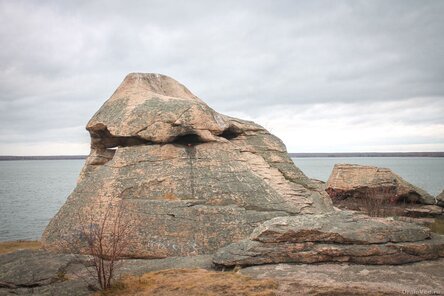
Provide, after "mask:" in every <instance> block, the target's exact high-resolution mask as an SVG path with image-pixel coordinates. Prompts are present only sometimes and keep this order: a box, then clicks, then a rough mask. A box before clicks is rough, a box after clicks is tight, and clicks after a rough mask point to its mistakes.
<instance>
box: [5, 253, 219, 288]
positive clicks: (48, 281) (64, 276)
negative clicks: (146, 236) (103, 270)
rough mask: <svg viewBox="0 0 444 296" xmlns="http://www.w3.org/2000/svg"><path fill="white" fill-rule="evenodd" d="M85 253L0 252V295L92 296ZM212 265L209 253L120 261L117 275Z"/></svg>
mask: <svg viewBox="0 0 444 296" xmlns="http://www.w3.org/2000/svg"><path fill="white" fill-rule="evenodd" d="M87 259H88V257H87V256H82V255H72V254H55V253H52V252H47V251H44V250H23V251H18V252H14V253H8V254H4V255H0V295H91V294H93V293H94V292H93V291H92V290H91V289H89V288H88V284H89V283H92V284H94V283H95V280H94V278H92V277H91V274H90V273H89V272H88V271H87V270H86V269H85V267H84V265H83V263H82V262H86V260H87ZM212 267H213V264H212V261H211V256H204V255H202V256H193V257H177V258H167V259H153V260H142V259H131V260H122V261H121V264H120V266H119V268H118V269H117V270H116V272H117V275H116V278H119V277H120V276H124V275H141V274H143V273H146V272H150V271H159V270H165V269H173V268H200V269H211V268H212Z"/></svg>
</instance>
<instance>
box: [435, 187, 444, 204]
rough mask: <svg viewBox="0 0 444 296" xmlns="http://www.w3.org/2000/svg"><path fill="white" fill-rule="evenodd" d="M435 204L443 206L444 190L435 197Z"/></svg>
mask: <svg viewBox="0 0 444 296" xmlns="http://www.w3.org/2000/svg"><path fill="white" fill-rule="evenodd" d="M436 204H437V205H438V206H441V207H444V190H443V191H442V192H441V193H440V194H439V195H438V196H437V197H436Z"/></svg>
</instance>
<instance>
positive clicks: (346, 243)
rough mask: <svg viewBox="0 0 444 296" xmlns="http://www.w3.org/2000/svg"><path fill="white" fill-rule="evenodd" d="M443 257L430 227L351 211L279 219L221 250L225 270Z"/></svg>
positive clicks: (442, 245)
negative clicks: (253, 266) (264, 265)
mask: <svg viewBox="0 0 444 296" xmlns="http://www.w3.org/2000/svg"><path fill="white" fill-rule="evenodd" d="M439 257H444V236H442V235H436V234H432V233H431V232H430V230H429V229H428V228H425V227H422V226H417V225H414V224H411V223H406V222H401V221H394V220H389V219H385V218H370V217H368V216H366V215H362V214H357V213H355V212H350V211H337V212H330V213H327V214H320V215H304V216H294V217H276V218H273V219H271V220H269V221H266V222H264V223H263V224H262V225H260V226H259V227H257V228H256V229H255V230H254V231H253V232H252V234H251V235H250V237H249V238H248V239H245V240H242V241H240V242H236V243H232V244H230V245H228V246H226V247H223V248H221V249H219V250H218V251H217V252H216V254H215V255H214V257H213V262H214V263H215V264H217V265H222V266H235V265H240V266H250V265H260V264H270V263H320V262H322V263H324V262H350V263H358V264H372V265H379V264H404V263H411V262H416V261H422V260H428V259H437V258H439Z"/></svg>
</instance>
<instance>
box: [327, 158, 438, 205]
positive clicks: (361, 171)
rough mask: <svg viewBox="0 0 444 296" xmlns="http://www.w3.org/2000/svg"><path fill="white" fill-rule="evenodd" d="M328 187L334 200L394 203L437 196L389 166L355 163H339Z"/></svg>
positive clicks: (429, 202) (430, 202)
mask: <svg viewBox="0 0 444 296" xmlns="http://www.w3.org/2000/svg"><path fill="white" fill-rule="evenodd" d="M326 191H327V192H328V194H329V195H330V197H331V198H332V199H333V200H334V201H335V200H342V199H347V198H355V199H368V198H371V199H382V200H387V201H389V202H391V203H399V202H407V203H420V204H426V205H434V204H436V199H435V198H434V197H433V196H431V195H430V194H428V193H427V192H425V191H424V190H422V189H421V188H418V187H416V186H414V185H412V184H410V183H408V182H407V181H405V180H403V179H402V178H401V177H400V176H398V175H396V174H395V173H393V172H392V171H391V170H390V169H386V168H378V167H373V166H364V165H355V164H336V165H335V166H334V168H333V171H332V173H331V175H330V178H329V179H328V181H327V189H326Z"/></svg>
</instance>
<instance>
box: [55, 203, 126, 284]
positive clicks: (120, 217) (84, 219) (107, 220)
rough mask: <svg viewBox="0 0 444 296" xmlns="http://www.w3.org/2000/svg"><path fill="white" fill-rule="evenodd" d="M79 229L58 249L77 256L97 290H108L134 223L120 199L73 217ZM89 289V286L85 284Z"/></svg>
mask: <svg viewBox="0 0 444 296" xmlns="http://www.w3.org/2000/svg"><path fill="white" fill-rule="evenodd" d="M77 218H78V224H79V229H78V232H77V234H75V235H73V234H72V233H71V234H70V235H69V236H68V237H69V238H67V239H65V240H63V246H62V248H63V249H64V250H65V251H68V252H69V253H73V254H79V253H86V254H88V255H89V256H88V257H87V258H88V259H86V260H85V256H81V255H77V256H78V259H79V260H78V261H79V262H82V263H83V265H84V267H85V268H86V270H87V271H88V273H89V275H90V276H92V277H93V278H94V279H96V280H97V284H98V286H99V288H100V289H101V290H105V289H109V288H111V285H112V283H113V280H114V277H115V272H116V268H117V267H118V263H119V262H120V261H121V260H122V259H123V258H124V256H123V255H124V254H125V252H126V251H127V248H128V246H129V245H130V244H131V241H132V239H133V237H132V233H133V228H134V224H133V223H132V220H131V219H130V217H129V212H128V211H127V209H126V206H125V204H124V201H123V200H120V201H119V202H117V203H115V204H113V203H107V204H98V205H97V206H95V207H91V208H89V212H88V213H83V214H81V213H79V214H78V215H77ZM88 285H89V286H90V287H91V286H93V285H91V283H89V282H88Z"/></svg>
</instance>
